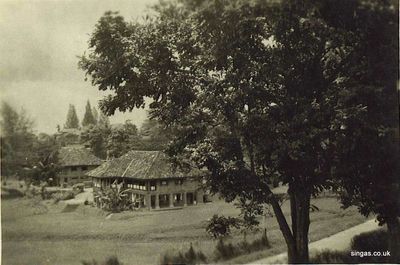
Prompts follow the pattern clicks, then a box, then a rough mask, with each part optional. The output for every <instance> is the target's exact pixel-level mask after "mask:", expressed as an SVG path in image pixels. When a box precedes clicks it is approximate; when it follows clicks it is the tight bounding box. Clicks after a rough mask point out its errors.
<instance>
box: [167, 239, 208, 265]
mask: <svg viewBox="0 0 400 265" xmlns="http://www.w3.org/2000/svg"><path fill="white" fill-rule="evenodd" d="M206 262H207V258H206V256H205V255H204V253H203V252H201V251H198V252H196V251H194V249H193V246H192V244H190V247H189V249H188V251H187V252H185V253H182V252H178V254H176V255H171V254H168V253H166V254H164V256H163V257H162V259H161V264H162V265H167V264H168V265H172V264H186V265H189V264H199V263H206Z"/></svg>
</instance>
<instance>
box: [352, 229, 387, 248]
mask: <svg viewBox="0 0 400 265" xmlns="http://www.w3.org/2000/svg"><path fill="white" fill-rule="evenodd" d="M388 248H389V246H388V235H387V232H386V231H385V230H383V229H379V230H375V231H371V232H366V233H362V234H359V235H357V236H355V237H354V238H353V239H352V241H351V249H355V250H358V251H386V250H388Z"/></svg>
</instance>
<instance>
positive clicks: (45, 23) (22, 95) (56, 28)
mask: <svg viewBox="0 0 400 265" xmlns="http://www.w3.org/2000/svg"><path fill="white" fill-rule="evenodd" d="M155 2H156V1H155V0H117V1H107V0H84V1H82V0H61V1H42V0H18V1H17V0H15V1H11V0H9V1H1V2H0V32H1V33H2V35H3V40H4V41H2V42H0V51H1V52H0V69H1V70H0V99H1V100H4V101H6V102H8V103H9V104H11V105H12V106H14V107H15V108H16V109H18V110H19V109H20V108H24V109H25V110H26V111H27V113H28V114H29V115H30V117H31V118H32V119H33V120H34V121H35V127H34V129H35V131H36V132H38V133H39V132H44V133H54V132H55V131H56V127H57V125H60V126H61V127H62V126H63V124H64V123H65V120H66V116H67V111H68V106H69V104H73V105H75V107H76V110H77V114H78V117H79V119H80V121H81V120H82V118H83V114H84V110H85V105H86V101H87V100H90V103H91V105H92V106H97V103H98V101H99V100H100V99H101V98H102V97H103V96H104V95H107V94H108V93H107V92H104V91H99V90H98V89H97V88H96V87H93V86H92V85H91V83H90V80H88V81H85V80H84V79H85V75H84V72H83V71H82V70H79V69H78V60H79V58H78V56H80V55H83V53H84V52H85V51H86V50H87V46H88V45H87V43H88V40H89V37H90V34H91V32H92V31H93V29H94V25H95V24H96V23H97V21H98V19H99V18H100V17H101V16H102V15H103V14H104V13H105V12H106V11H108V10H111V11H119V12H120V14H121V15H123V16H124V18H125V19H126V20H127V21H131V20H135V19H139V18H140V17H141V16H142V15H143V14H144V12H145V11H146V7H147V6H148V5H150V4H153V3H155ZM127 119H129V120H131V121H132V122H133V123H134V124H136V125H137V126H138V127H139V126H140V125H141V124H142V122H143V121H144V120H145V119H146V110H145V109H135V110H133V111H132V112H130V113H119V112H117V113H116V114H115V115H114V116H111V117H110V121H111V123H123V122H125V120H127Z"/></svg>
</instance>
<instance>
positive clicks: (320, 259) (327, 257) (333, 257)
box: [310, 250, 354, 264]
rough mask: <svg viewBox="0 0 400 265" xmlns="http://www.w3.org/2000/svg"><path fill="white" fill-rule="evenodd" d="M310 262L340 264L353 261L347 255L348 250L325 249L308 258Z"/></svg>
mask: <svg viewBox="0 0 400 265" xmlns="http://www.w3.org/2000/svg"><path fill="white" fill-rule="evenodd" d="M310 263H312V264H332V263H334V264H341V263H347V264H351V263H354V261H352V257H351V256H350V255H349V253H348V252H341V251H330V250H326V251H323V252H320V253H318V254H317V255H315V256H314V257H312V258H311V259H310Z"/></svg>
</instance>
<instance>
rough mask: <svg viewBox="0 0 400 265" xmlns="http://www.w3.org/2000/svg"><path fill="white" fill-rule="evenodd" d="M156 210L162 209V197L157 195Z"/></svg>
mask: <svg viewBox="0 0 400 265" xmlns="http://www.w3.org/2000/svg"><path fill="white" fill-rule="evenodd" d="M156 209H160V195H159V194H156Z"/></svg>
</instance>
